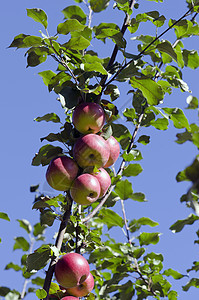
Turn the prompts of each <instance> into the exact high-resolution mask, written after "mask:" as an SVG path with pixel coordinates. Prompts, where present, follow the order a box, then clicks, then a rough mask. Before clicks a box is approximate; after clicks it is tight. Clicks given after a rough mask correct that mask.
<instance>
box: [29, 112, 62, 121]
mask: <svg viewBox="0 0 199 300" xmlns="http://www.w3.org/2000/svg"><path fill="white" fill-rule="evenodd" d="M34 121H37V122H41V121H46V122H50V121H51V122H54V123H61V122H60V118H59V116H58V115H56V114H55V113H50V114H46V115H44V116H43V117H37V118H35V119H34Z"/></svg>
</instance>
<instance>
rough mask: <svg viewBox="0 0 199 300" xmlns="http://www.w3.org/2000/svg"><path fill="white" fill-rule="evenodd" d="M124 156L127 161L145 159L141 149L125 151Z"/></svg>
mask: <svg viewBox="0 0 199 300" xmlns="http://www.w3.org/2000/svg"><path fill="white" fill-rule="evenodd" d="M122 158H123V159H124V160H125V161H139V160H142V159H143V157H142V154H141V152H140V151H139V150H131V151H130V153H126V152H124V153H123V154H122Z"/></svg>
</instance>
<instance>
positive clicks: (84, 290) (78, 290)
mask: <svg viewBox="0 0 199 300" xmlns="http://www.w3.org/2000/svg"><path fill="white" fill-rule="evenodd" d="M93 288H94V278H93V275H92V274H91V273H90V274H89V275H88V277H87V278H86V280H85V281H84V282H83V283H82V284H79V285H77V286H75V287H72V288H68V289H66V292H67V293H68V294H70V295H73V296H76V297H84V296H86V295H88V294H89V293H90V292H91V291H92V290H93Z"/></svg>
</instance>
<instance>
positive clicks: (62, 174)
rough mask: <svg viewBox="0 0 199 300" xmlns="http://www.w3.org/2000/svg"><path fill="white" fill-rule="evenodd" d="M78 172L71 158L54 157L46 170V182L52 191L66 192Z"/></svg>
mask: <svg viewBox="0 0 199 300" xmlns="http://www.w3.org/2000/svg"><path fill="white" fill-rule="evenodd" d="M78 171H79V168H78V165H77V164H76V162H75V161H74V160H73V159H72V158H70V157H68V156H59V157H55V158H53V159H52V160H51V162H50V164H49V166H48V168H47V171H46V180H47V182H48V184H49V185H50V186H51V187H52V188H53V189H55V190H58V191H66V190H69V189H70V186H71V184H72V182H73V180H74V179H75V178H76V177H77V174H78Z"/></svg>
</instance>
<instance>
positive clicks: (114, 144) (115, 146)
mask: <svg viewBox="0 0 199 300" xmlns="http://www.w3.org/2000/svg"><path fill="white" fill-rule="evenodd" d="M106 143H107V144H108V146H109V148H110V155H109V159H108V161H107V163H106V164H105V165H104V168H108V167H110V166H111V165H113V164H114V163H115V162H116V160H117V159H118V157H119V155H120V144H119V143H118V141H117V140H116V139H115V138H114V137H113V136H110V137H109V138H108V139H107V140H106Z"/></svg>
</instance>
